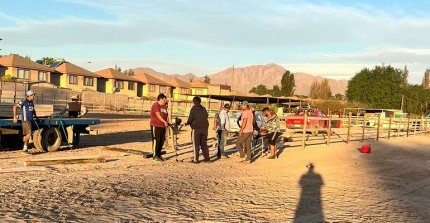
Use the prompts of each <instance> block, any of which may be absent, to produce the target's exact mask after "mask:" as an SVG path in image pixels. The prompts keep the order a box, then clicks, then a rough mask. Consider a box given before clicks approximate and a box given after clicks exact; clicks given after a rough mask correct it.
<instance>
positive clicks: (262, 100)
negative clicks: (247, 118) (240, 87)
mask: <svg viewBox="0 0 430 223" xmlns="http://www.w3.org/2000/svg"><path fill="white" fill-rule="evenodd" d="M198 96H199V97H202V98H210V99H215V100H220V101H230V102H231V101H238V102H242V101H247V102H249V103H257V104H267V103H268V104H283V103H291V102H301V101H305V100H304V99H301V98H298V97H267V96H244V95H213V94H212V95H198Z"/></svg>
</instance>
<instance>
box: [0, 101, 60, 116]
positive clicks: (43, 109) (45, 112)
mask: <svg viewBox="0 0 430 223" xmlns="http://www.w3.org/2000/svg"><path fill="white" fill-rule="evenodd" d="M13 106H14V104H13V103H0V118H13V110H12V109H13ZM34 107H35V109H36V113H37V116H38V117H39V118H44V117H45V118H46V117H51V116H58V115H62V114H64V113H65V112H66V111H67V107H66V106H65V105H41V104H36V105H35V106H34ZM17 113H18V115H21V109H18V111H17Z"/></svg>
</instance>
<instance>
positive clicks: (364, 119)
mask: <svg viewBox="0 0 430 223" xmlns="http://www.w3.org/2000/svg"><path fill="white" fill-rule="evenodd" d="M365 129H366V116H363V132H362V134H361V141H362V142H364V130H365Z"/></svg>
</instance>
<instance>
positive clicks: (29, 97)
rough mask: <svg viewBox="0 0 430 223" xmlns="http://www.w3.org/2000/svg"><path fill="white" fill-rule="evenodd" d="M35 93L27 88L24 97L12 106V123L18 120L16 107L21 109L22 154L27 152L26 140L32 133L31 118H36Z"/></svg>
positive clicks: (27, 140)
mask: <svg viewBox="0 0 430 223" xmlns="http://www.w3.org/2000/svg"><path fill="white" fill-rule="evenodd" d="M35 95H36V94H35V93H34V91H33V90H29V91H27V92H26V93H25V96H26V97H25V99H23V100H21V101H20V102H18V104H15V105H14V106H13V109H12V110H13V123H17V122H18V116H17V113H16V111H17V109H18V108H20V109H21V111H22V135H23V141H24V146H23V148H22V152H23V153H24V154H29V153H28V142H29V141H30V138H31V133H32V126H31V121H33V119H37V114H36V110H35V109H34V102H33V101H34V97H35Z"/></svg>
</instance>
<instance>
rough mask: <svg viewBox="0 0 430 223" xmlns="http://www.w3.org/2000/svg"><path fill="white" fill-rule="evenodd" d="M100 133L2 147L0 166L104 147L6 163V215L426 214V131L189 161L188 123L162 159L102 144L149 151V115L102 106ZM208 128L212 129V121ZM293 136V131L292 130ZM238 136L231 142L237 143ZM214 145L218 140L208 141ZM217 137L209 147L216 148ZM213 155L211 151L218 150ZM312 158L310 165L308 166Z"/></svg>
mask: <svg viewBox="0 0 430 223" xmlns="http://www.w3.org/2000/svg"><path fill="white" fill-rule="evenodd" d="M93 116H97V117H100V118H101V119H102V124H101V125H98V126H95V127H94V129H98V130H99V135H97V136H83V137H82V138H81V144H80V147H79V148H77V149H73V150H67V149H65V150H62V151H59V152H52V153H37V151H34V150H33V151H32V152H33V153H35V154H34V155H29V156H26V155H21V154H20V152H19V151H1V152H0V168H3V170H4V169H7V168H15V167H23V161H25V160H31V159H42V158H54V157H80V156H98V155H108V156H109V161H108V162H106V163H98V164H74V165H55V166H52V167H50V168H49V169H48V170H47V171H35V172H26V173H0V221H1V222H196V221H200V222H429V220H428V219H430V211H429V210H430V149H429V145H430V137H429V136H430V135H429V136H424V135H423V136H414V137H409V138H406V137H399V138H394V139H390V140H387V139H382V140H380V141H375V140H371V141H365V142H364V143H370V144H371V146H372V153H370V154H362V153H360V152H359V151H358V148H359V147H361V145H362V144H363V143H362V142H359V141H353V142H350V143H349V144H346V143H344V142H338V143H332V144H331V145H330V146H325V145H314V146H309V147H306V148H305V149H302V148H300V147H291V146H289V143H285V145H284V146H282V147H281V148H282V149H281V150H280V151H279V152H280V156H279V158H278V159H276V160H268V159H267V158H266V157H264V156H260V155H259V154H258V153H257V152H256V157H255V161H254V162H253V163H252V164H245V163H240V162H239V159H238V158H236V156H235V154H232V155H230V158H229V159H221V160H215V161H214V162H212V163H207V164H206V163H205V164H203V163H201V164H192V163H188V162H186V161H188V160H191V156H192V153H191V151H192V149H191V145H190V143H189V142H190V135H189V128H187V127H185V128H184V129H183V131H182V132H181V134H180V135H179V143H180V144H181V149H180V150H179V152H178V153H179V157H178V158H179V160H183V161H184V162H176V161H175V153H174V152H171V151H170V150H168V153H167V154H166V155H164V157H165V158H166V159H167V161H165V162H154V161H152V160H151V159H144V158H143V157H142V156H137V155H130V154H125V153H121V152H112V151H107V150H105V149H103V148H104V147H106V146H108V147H118V148H124V149H135V150H143V151H150V148H151V142H150V134H149V131H148V129H149V123H148V118H147V117H145V116H137V115H120V114H99V115H93ZM210 137H214V132H213V131H210ZM295 140H296V139H295ZM233 142H234V139H231V140H229V143H230V145H229V146H228V147H227V149H228V151H229V152H230V153H233V152H235V150H234V145H233ZM209 144H210V145H213V144H214V140H213V139H211V140H210V141H209ZM215 153H216V152H215V150H214V148H213V147H211V155H212V156H214V155H215ZM213 159H214V157H213ZM309 163H312V164H313V165H314V168H308V167H306V166H307V165H308V164H309Z"/></svg>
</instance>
